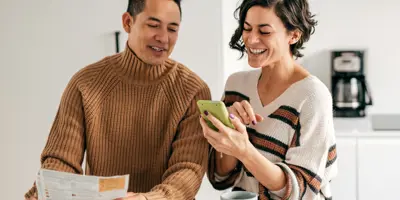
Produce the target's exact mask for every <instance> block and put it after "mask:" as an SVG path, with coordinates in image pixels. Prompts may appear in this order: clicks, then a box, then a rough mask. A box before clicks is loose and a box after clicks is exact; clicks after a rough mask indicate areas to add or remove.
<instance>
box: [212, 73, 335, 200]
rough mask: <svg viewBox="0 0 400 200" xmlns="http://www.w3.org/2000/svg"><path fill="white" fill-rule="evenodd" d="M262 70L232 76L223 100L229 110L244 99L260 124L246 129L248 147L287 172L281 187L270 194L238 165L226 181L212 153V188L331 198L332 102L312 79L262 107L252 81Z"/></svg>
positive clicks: (286, 196) (309, 199) (273, 195)
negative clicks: (218, 169)
mask: <svg viewBox="0 0 400 200" xmlns="http://www.w3.org/2000/svg"><path fill="white" fill-rule="evenodd" d="M260 75H261V70H252V71H245V72H238V73H235V74H232V75H231V76H230V77H229V78H228V80H227V83H226V86H225V92H224V96H223V101H224V102H225V104H226V105H227V106H231V105H232V104H233V103H234V102H236V101H239V102H240V101H243V100H247V101H249V102H250V104H251V105H252V107H253V109H254V112H255V113H258V114H260V115H262V116H263V117H264V121H262V122H261V123H258V124H256V125H249V126H247V132H248V134H249V139H250V141H251V143H252V144H253V145H254V146H255V147H256V148H257V149H258V151H259V152H260V153H261V154H262V155H264V156H265V157H266V158H267V159H268V160H270V161H271V162H273V163H275V164H277V165H278V166H280V167H281V168H282V169H283V171H284V172H285V174H286V177H287V178H286V179H287V183H286V186H285V187H284V188H283V189H282V190H280V191H269V190H268V188H266V187H264V186H263V185H261V184H260V183H259V182H258V181H257V180H256V179H255V178H254V176H253V175H252V174H251V172H249V171H248V170H247V169H246V167H245V166H243V164H242V163H240V162H239V164H238V166H237V167H236V168H235V170H234V171H233V172H232V173H231V174H230V175H229V176H227V177H219V176H218V175H217V174H216V173H215V151H213V150H212V151H211V153H210V157H209V161H210V162H209V169H208V173H207V175H208V178H209V180H210V181H211V183H212V185H213V186H214V188H216V189H220V190H223V189H227V188H229V187H233V189H234V190H246V191H251V192H256V193H258V194H259V195H260V199H261V200H266V199H293V200H294V199H296V200H297V199H304V200H322V199H332V194H331V190H330V181H331V180H332V179H333V178H334V177H335V176H336V174H337V164H336V140H335V135H334V128H333V111H332V98H331V95H330V92H329V90H328V89H327V88H326V86H325V85H324V84H323V83H322V82H321V81H320V80H318V78H316V77H315V76H313V75H309V76H308V77H306V78H304V79H303V80H300V81H298V82H296V83H294V84H292V85H291V86H290V87H289V88H288V89H287V90H286V91H285V92H284V93H283V94H281V95H280V96H279V97H278V98H276V99H275V100H274V101H272V102H271V103H270V104H268V105H265V106H264V105H262V102H261V100H260V98H259V96H258V92H257V83H258V79H259V77H260Z"/></svg>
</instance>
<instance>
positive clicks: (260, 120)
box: [256, 114, 264, 122]
mask: <svg viewBox="0 0 400 200" xmlns="http://www.w3.org/2000/svg"><path fill="white" fill-rule="evenodd" d="M256 120H257V122H262V121H263V120H264V117H263V116H261V115H259V114H256Z"/></svg>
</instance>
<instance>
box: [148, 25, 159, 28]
mask: <svg viewBox="0 0 400 200" xmlns="http://www.w3.org/2000/svg"><path fill="white" fill-rule="evenodd" d="M147 26H149V27H151V28H157V27H158V25H153V24H147Z"/></svg>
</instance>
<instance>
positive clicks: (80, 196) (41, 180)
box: [36, 169, 129, 200]
mask: <svg viewBox="0 0 400 200" xmlns="http://www.w3.org/2000/svg"><path fill="white" fill-rule="evenodd" d="M128 184H129V175H122V176H111V177H101V176H86V175H80V174H72V173H66V172H58V171H53V170H47V169H40V170H39V172H38V174H37V178H36V187H37V190H38V200H113V199H116V198H121V197H125V196H126V193H127V191H128Z"/></svg>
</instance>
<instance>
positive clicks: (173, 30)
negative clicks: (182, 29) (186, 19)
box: [168, 28, 177, 33]
mask: <svg viewBox="0 0 400 200" xmlns="http://www.w3.org/2000/svg"><path fill="white" fill-rule="evenodd" d="M168 30H169V31H171V32H174V33H175V32H176V31H177V30H175V29H172V28H169V29H168Z"/></svg>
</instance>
